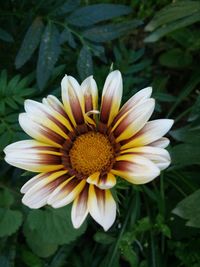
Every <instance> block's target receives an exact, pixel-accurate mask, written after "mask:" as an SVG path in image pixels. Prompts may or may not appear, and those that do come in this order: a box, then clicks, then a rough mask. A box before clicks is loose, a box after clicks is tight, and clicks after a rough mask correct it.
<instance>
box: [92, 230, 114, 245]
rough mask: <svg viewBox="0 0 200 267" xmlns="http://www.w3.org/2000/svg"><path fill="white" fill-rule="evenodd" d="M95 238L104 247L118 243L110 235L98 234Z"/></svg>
mask: <svg viewBox="0 0 200 267" xmlns="http://www.w3.org/2000/svg"><path fill="white" fill-rule="evenodd" d="M93 238H94V240H95V241H96V242H98V243H100V244H103V245H110V244H112V243H113V242H115V241H116V239H115V238H114V237H112V236H111V235H108V234H106V233H102V232H97V233H96V234H95V235H94V237H93Z"/></svg>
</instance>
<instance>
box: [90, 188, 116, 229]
mask: <svg viewBox="0 0 200 267" xmlns="http://www.w3.org/2000/svg"><path fill="white" fill-rule="evenodd" d="M88 208H89V212H90V214H91V216H92V217H93V219H94V220H95V221H96V222H97V223H99V224H100V225H101V226H102V227H103V229H104V230H105V231H107V230H108V229H109V228H110V227H111V226H112V225H113V223H114V221H115V218H116V203H115V200H114V199H113V196H112V194H111V192H110V190H101V189H99V188H97V187H95V186H94V185H90V187H89V199H88Z"/></svg>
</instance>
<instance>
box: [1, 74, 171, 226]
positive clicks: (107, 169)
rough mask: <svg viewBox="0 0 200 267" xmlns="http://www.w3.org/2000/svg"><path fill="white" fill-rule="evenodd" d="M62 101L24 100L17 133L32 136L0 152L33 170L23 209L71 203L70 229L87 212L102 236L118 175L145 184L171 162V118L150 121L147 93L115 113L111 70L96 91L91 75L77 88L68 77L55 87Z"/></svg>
mask: <svg viewBox="0 0 200 267" xmlns="http://www.w3.org/2000/svg"><path fill="white" fill-rule="evenodd" d="M61 87H62V102H63V103H61V102H60V101H59V100H58V99H57V98H56V97H54V96H52V95H49V96H48V97H47V98H44V99H43V103H38V102H36V101H32V100H26V101H25V111H26V112H25V113H22V114H20V115H19V123H20V125H21V127H22V129H23V130H24V131H25V132H26V133H27V134H28V135H29V136H31V137H32V138H33V140H25V141H19V142H16V143H13V144H11V145H9V146H7V147H6V148H5V149H4V152H5V154H6V157H5V160H6V161H7V162H8V163H9V164H11V165H13V166H16V167H19V168H22V169H25V170H28V171H32V172H38V173H39V174H38V175H36V176H34V177H33V178H32V179H30V180H29V181H28V182H27V183H26V184H25V185H24V186H23V187H22V189H21V192H22V193H23V194H24V197H23V199H22V201H23V203H24V204H25V205H27V206H28V207H30V208H33V209H37V208H40V207H42V206H44V205H46V204H49V205H51V206H52V207H54V208H59V207H62V206H65V205H67V204H69V203H70V202H73V206H72V214H71V215H72V223H73V225H74V227H75V228H78V227H80V226H81V224H82V223H83V221H84V220H85V218H86V217H87V215H88V213H90V215H91V216H92V217H93V218H94V220H95V221H96V222H98V223H99V224H100V225H102V227H103V228H104V230H107V229H109V228H110V227H111V225H112V224H113V222H114V221H115V217H116V203H115V200H114V198H113V196H112V194H111V191H110V188H112V187H114V186H115V184H116V176H120V177H121V178H123V179H126V180H127V181H129V182H130V183H133V184H145V183H147V182H150V181H151V180H153V179H154V178H155V177H157V176H158V175H159V174H160V171H161V170H163V169H165V168H167V167H168V166H169V164H170V156H169V153H168V152H167V150H165V147H166V146H167V145H168V144H169V140H168V139H167V138H165V137H163V135H165V134H166V133H167V132H168V131H169V129H170V128H171V126H172V124H173V120H169V119H160V120H153V121H149V122H148V120H149V118H150V117H151V115H152V113H153V110H154V106H155V101H154V99H153V98H150V96H151V93H152V89H151V88H150V87H148V88H145V89H143V90H141V91H139V92H138V93H137V94H135V95H134V96H133V97H132V98H130V99H129V100H128V102H126V103H125V104H124V105H123V106H122V107H121V109H120V104H121V98H122V77H121V73H120V72H119V71H113V72H111V73H110V74H109V75H108V77H107V79H106V81H105V85H104V88H103V92H102V101H101V106H100V112H98V90H97V85H96V82H95V80H94V79H93V77H92V76H90V77H88V78H87V79H85V80H84V81H83V83H82V84H81V85H79V84H78V82H77V81H76V80H75V79H74V78H73V77H71V76H67V75H66V76H65V77H64V78H63V80H62V82H61Z"/></svg>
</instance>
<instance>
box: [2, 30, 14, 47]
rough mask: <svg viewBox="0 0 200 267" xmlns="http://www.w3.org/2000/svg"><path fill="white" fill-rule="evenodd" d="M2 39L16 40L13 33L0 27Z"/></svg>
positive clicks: (7, 40) (6, 40)
mask: <svg viewBox="0 0 200 267" xmlns="http://www.w3.org/2000/svg"><path fill="white" fill-rule="evenodd" d="M0 39H1V40H3V41H5V42H9V43H11V42H14V40H13V37H12V35H11V34H10V33H8V32H7V31H5V30H3V29H2V28H0Z"/></svg>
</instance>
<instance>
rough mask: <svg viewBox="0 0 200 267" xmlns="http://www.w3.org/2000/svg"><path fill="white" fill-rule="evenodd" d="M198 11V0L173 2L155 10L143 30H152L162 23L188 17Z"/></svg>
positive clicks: (199, 8)
mask: <svg viewBox="0 0 200 267" xmlns="http://www.w3.org/2000/svg"><path fill="white" fill-rule="evenodd" d="M198 11H200V3H199V2H198V1H188V0H186V1H177V2H173V3H171V4H170V5H168V6H166V7H164V8H163V9H161V10H160V11H159V12H157V13H156V15H155V16H154V18H153V19H152V20H151V21H150V22H149V23H148V24H147V26H146V27H145V30H146V31H153V30H155V29H156V28H158V27H160V26H162V25H165V24H168V23H170V22H174V21H177V20H179V19H181V18H184V17H188V16H190V15H193V14H195V13H196V12H198Z"/></svg>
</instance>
